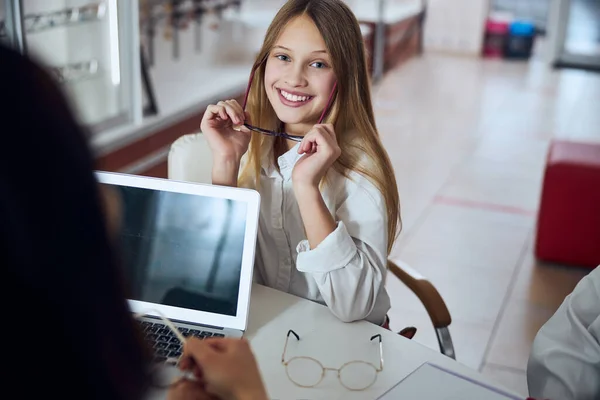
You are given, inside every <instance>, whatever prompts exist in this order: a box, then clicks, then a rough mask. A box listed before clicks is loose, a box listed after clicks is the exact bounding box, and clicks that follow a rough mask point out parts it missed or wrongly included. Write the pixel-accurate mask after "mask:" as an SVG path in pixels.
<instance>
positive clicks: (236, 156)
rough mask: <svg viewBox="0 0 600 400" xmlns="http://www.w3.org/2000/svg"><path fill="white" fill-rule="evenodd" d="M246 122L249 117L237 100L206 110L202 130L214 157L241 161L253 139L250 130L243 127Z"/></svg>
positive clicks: (209, 107)
mask: <svg viewBox="0 0 600 400" xmlns="http://www.w3.org/2000/svg"><path fill="white" fill-rule="evenodd" d="M245 120H249V115H248V114H247V113H244V110H243V109H242V107H241V106H240V104H239V103H238V102H237V101H236V100H226V101H220V102H218V103H217V104H216V105H213V104H211V105H209V106H208V107H207V108H206V112H205V113H204V116H203V117H202V122H201V123H200V129H201V130H202V133H203V134H204V137H205V138H206V141H207V142H208V145H209V146H210V149H211V151H212V153H213V157H215V158H216V159H218V160H229V161H235V162H239V161H240V160H241V158H242V156H243V155H244V153H246V151H247V150H248V145H249V144H250V137H251V132H250V130H249V129H248V128H246V127H245V126H244V125H243V124H244V121H245ZM234 127H236V128H235V129H234Z"/></svg>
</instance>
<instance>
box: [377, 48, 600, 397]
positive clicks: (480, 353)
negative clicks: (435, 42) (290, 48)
mask: <svg viewBox="0 0 600 400" xmlns="http://www.w3.org/2000/svg"><path fill="white" fill-rule="evenodd" d="M599 103H600V74H593V73H590V72H583V71H575V70H562V71H553V70H549V69H547V68H546V66H545V65H544V64H542V63H541V62H539V61H535V60H534V61H532V62H530V63H520V62H518V63H511V62H503V61H489V60H486V61H484V60H480V59H470V58H460V57H450V56H441V55H425V56H423V57H420V58H415V59H413V60H411V61H410V62H409V63H408V64H405V65H403V66H402V67H400V68H399V69H397V70H395V71H392V72H390V73H389V74H388V75H387V76H386V77H385V79H384V81H383V82H381V84H379V85H378V86H377V87H376V90H375V106H376V114H377V121H378V127H379V130H380V132H381V135H382V138H383V141H384V144H385V145H386V147H387V149H388V151H389V153H390V156H391V158H392V162H393V164H394V168H395V170H396V174H397V179H398V184H399V188H400V195H401V201H402V215H403V222H404V230H403V232H402V234H401V236H400V238H399V240H398V242H397V243H396V246H395V248H394V251H393V257H394V258H397V259H400V260H403V261H405V262H407V263H408V264H410V265H411V266H412V267H413V268H414V269H416V270H418V271H419V272H421V273H422V274H423V275H425V276H427V277H428V278H429V279H430V280H431V281H432V283H433V284H434V285H435V286H436V287H437V288H438V290H439V291H440V293H441V295H442V296H443V297H444V299H445V301H446V303H447V305H448V307H449V309H450V312H451V314H452V317H453V323H452V325H451V333H452V335H453V339H454V343H455V347H456V352H457V355H458V360H459V361H460V362H463V363H465V364H466V365H468V366H471V367H473V368H476V369H479V370H481V371H483V373H485V374H487V375H490V376H492V377H493V378H495V379H496V380H497V381H498V382H500V383H502V384H504V385H506V386H508V387H510V388H512V389H514V390H515V391H517V392H520V393H522V394H527V393H526V392H527V385H526V378H525V369H526V365H527V358H528V355H529V350H530V345H531V342H532V340H533V338H534V336H535V334H536V332H537V330H538V329H539V328H540V326H541V325H542V324H543V323H544V322H545V321H546V320H547V319H548V318H549V317H550V316H551V315H552V313H553V312H554V311H555V310H556V308H557V307H558V306H559V305H560V303H561V302H562V300H563V299H564V297H565V296H566V295H567V294H568V293H570V292H571V290H572V289H573V288H574V286H575V285H576V283H577V282H578V281H579V279H581V277H583V276H584V275H585V274H586V273H587V272H588V271H587V270H581V269H573V268H566V267H559V266H549V265H541V264H539V263H538V262H536V260H535V259H534V257H533V251H532V247H533V235H534V228H535V221H536V211H537V207H538V201H539V195H540V188H541V183H542V174H543V168H544V162H545V157H546V152H547V150H548V145H549V142H550V140H551V139H552V138H565V139H572V140H586V141H598V142H600V129H599V128H598V127H600V120H599V118H600V117H599V116H598V115H600V114H598V112H597V105H598V104H599ZM388 288H389V291H390V294H391V296H392V311H391V314H390V316H391V318H392V328H394V329H395V330H399V329H401V328H403V327H404V326H407V325H414V326H417V327H418V328H419V332H418V333H417V336H416V338H415V340H417V341H419V342H421V343H423V344H424V345H427V346H430V347H433V348H437V341H436V338H435V334H434V332H433V329H432V328H431V323H430V322H429V319H428V316H427V314H426V312H425V309H424V308H423V306H422V305H421V304H420V303H419V301H418V300H417V298H416V297H415V296H414V295H413V294H412V293H411V292H409V290H408V289H406V288H405V287H404V286H403V285H402V284H401V283H400V282H399V281H398V280H397V279H396V278H394V277H393V276H390V278H389V282H388Z"/></svg>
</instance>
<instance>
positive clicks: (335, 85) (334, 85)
mask: <svg viewBox="0 0 600 400" xmlns="http://www.w3.org/2000/svg"><path fill="white" fill-rule="evenodd" d="M336 88H337V81H336V82H335V83H334V84H333V89H331V93H329V99H327V105H326V106H325V108H324V109H323V113H322V114H321V118H319V122H317V123H318V124H320V123H321V122H323V120H324V119H325V115H326V114H327V111H329V107H330V106H331V101H332V100H333V95H334V94H335V89H336Z"/></svg>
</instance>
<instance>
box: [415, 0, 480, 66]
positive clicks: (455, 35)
mask: <svg viewBox="0 0 600 400" xmlns="http://www.w3.org/2000/svg"><path fill="white" fill-rule="evenodd" d="M489 9H490V1H489V0H452V1H449V0H428V8H427V18H426V22H425V35H424V47H425V51H434V52H435V51H441V52H449V53H457V54H465V55H473V56H477V55H479V54H480V53H481V47H482V43H483V35H484V27H485V21H486V19H487V15H488V12H489Z"/></svg>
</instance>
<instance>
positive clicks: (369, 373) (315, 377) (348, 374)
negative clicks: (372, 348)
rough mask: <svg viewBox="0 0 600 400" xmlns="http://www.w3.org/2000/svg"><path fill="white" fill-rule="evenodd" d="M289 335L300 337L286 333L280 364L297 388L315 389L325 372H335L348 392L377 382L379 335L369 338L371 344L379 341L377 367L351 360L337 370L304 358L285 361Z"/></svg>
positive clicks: (381, 365) (380, 349)
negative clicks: (376, 340) (375, 340)
mask: <svg viewBox="0 0 600 400" xmlns="http://www.w3.org/2000/svg"><path fill="white" fill-rule="evenodd" d="M290 335H293V336H294V337H295V338H296V340H298V341H299V340H300V336H298V334H297V333H296V332H294V331H293V330H291V329H290V330H289V331H288V333H287V337H286V339H285V345H284V347H283V354H282V355H281V363H282V364H283V366H284V367H285V372H286V374H287V376H288V378H289V379H290V381H292V383H294V384H295V385H297V386H300V387H303V388H312V387H315V386H317V385H318V384H319V383H321V381H322V380H323V378H324V377H325V373H326V372H327V371H335V372H337V377H338V380H339V381H340V383H341V384H342V386H344V387H345V388H346V389H348V390H353V391H360V390H365V389H368V388H370V387H371V386H373V384H374V383H375V381H376V380H377V375H378V374H379V373H380V372H381V371H383V344H382V342H381V335H379V334H377V335H374V336H373V337H371V342H372V341H373V340H374V339H378V341H379V346H378V347H379V365H378V366H377V365H375V364H372V363H370V362H367V361H362V360H352V361H348V362H347V363H345V364H344V365H342V366H341V367H339V368H330V367H325V366H323V364H322V363H321V362H320V361H318V360H317V359H314V358H312V357H306V356H301V357H292V358H290V359H289V360H286V352H287V346H288V341H289V339H290Z"/></svg>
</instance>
